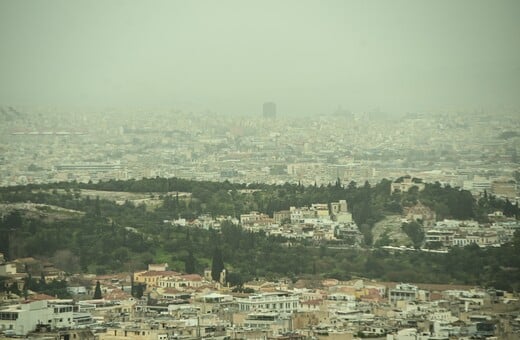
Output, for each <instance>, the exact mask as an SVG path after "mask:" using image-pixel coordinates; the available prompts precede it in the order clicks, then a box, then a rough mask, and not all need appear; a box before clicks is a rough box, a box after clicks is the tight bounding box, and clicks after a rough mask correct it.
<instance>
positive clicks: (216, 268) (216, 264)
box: [211, 247, 224, 281]
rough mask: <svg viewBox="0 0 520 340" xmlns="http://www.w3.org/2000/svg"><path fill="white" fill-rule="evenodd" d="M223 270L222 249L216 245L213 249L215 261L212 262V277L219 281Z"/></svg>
mask: <svg viewBox="0 0 520 340" xmlns="http://www.w3.org/2000/svg"><path fill="white" fill-rule="evenodd" d="M222 270H224V260H223V259H222V250H220V248H218V247H215V250H214V251H213V261H212V262H211V278H212V279H213V280H214V281H219V280H220V273H221V272H222Z"/></svg>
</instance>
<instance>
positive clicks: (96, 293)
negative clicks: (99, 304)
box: [93, 281, 103, 300]
mask: <svg viewBox="0 0 520 340" xmlns="http://www.w3.org/2000/svg"><path fill="white" fill-rule="evenodd" d="M102 298H103V296H102V295H101V285H100V284H99V281H97V282H96V289H95V290H94V297H93V299H94V300H99V299H102Z"/></svg>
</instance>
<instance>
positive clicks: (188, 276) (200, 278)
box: [181, 274, 202, 281]
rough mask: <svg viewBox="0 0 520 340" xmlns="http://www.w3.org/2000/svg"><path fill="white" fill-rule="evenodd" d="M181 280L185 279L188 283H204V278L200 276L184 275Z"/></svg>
mask: <svg viewBox="0 0 520 340" xmlns="http://www.w3.org/2000/svg"><path fill="white" fill-rule="evenodd" d="M181 278H183V279H184V280H186V281H202V276H200V275H199V274H185V275H182V276H181Z"/></svg>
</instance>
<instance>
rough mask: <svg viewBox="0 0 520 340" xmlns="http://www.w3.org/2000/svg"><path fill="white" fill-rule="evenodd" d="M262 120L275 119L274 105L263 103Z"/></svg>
mask: <svg viewBox="0 0 520 340" xmlns="http://www.w3.org/2000/svg"><path fill="white" fill-rule="evenodd" d="M263 114H264V118H270V119H275V118H276V103H273V102H265V103H264V106H263Z"/></svg>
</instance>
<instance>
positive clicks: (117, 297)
mask: <svg viewBox="0 0 520 340" xmlns="http://www.w3.org/2000/svg"><path fill="white" fill-rule="evenodd" d="M131 297H132V295H131V294H130V293H127V292H125V291H122V290H121V289H114V290H112V291H111V292H109V293H106V294H105V295H104V296H103V298H104V299H105V300H109V301H121V300H128V299H130V298H131Z"/></svg>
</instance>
